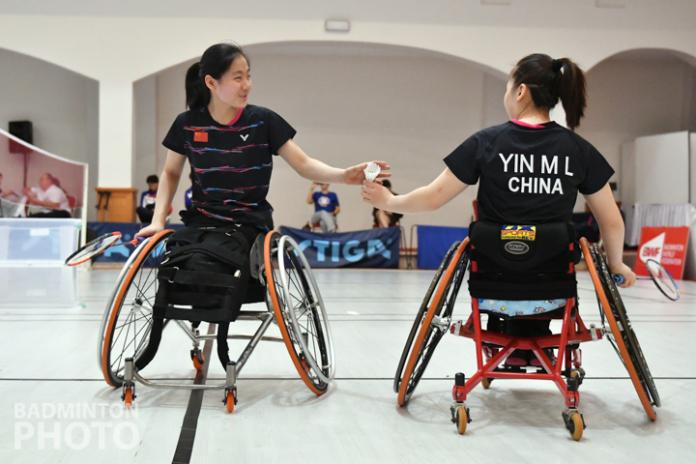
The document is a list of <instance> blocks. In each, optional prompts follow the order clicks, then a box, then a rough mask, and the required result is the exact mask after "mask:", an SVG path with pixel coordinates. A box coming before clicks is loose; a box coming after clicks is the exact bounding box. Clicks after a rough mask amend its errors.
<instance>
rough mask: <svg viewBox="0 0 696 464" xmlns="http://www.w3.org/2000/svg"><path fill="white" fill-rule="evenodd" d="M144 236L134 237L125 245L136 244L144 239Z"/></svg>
mask: <svg viewBox="0 0 696 464" xmlns="http://www.w3.org/2000/svg"><path fill="white" fill-rule="evenodd" d="M145 238H146V237H135V238H134V239H133V240H131V241H130V242H128V243H126V245H131V246H136V245H138V244H139V243H140V242H142V241H143V240H145Z"/></svg>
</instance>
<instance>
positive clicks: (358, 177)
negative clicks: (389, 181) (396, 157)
mask: <svg viewBox="0 0 696 464" xmlns="http://www.w3.org/2000/svg"><path fill="white" fill-rule="evenodd" d="M278 154H279V155H280V157H281V158H283V159H284V160H285V161H286V162H287V163H288V164H289V165H290V167H292V168H293V169H294V170H295V172H297V173H298V174H299V175H301V176H302V177H304V178H305V179H309V180H314V181H318V182H327V183H342V184H360V183H362V181H363V180H365V174H364V173H363V170H364V169H365V167H366V166H367V163H361V164H357V165H355V166H351V167H349V168H346V169H340V168H335V167H333V166H329V165H328V164H326V163H324V162H322V161H319V160H318V159H315V158H312V157H311V156H309V155H307V153H305V152H304V151H303V150H302V148H300V146H299V145H297V144H296V143H295V142H294V141H293V140H288V141H287V142H285V144H284V145H283V146H282V147H280V149H278ZM375 162H376V163H377V164H379V166H380V168H381V169H382V172H381V173H380V176H379V178H380V179H384V178H386V177H389V175H390V174H389V164H387V163H386V162H384V161H375Z"/></svg>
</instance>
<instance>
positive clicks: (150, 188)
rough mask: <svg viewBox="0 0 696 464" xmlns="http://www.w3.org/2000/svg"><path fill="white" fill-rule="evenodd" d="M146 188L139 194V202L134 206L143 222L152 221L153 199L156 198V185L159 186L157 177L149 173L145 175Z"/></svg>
mask: <svg viewBox="0 0 696 464" xmlns="http://www.w3.org/2000/svg"><path fill="white" fill-rule="evenodd" d="M146 182H147V190H146V191H145V192H143V193H141V194H140V203H139V206H138V207H137V208H136V210H135V211H136V212H137V213H138V219H140V222H142V223H143V224H149V223H150V222H152V214H153V213H154V212H155V199H156V198H157V187H158V186H159V178H158V177H157V176H156V175H154V174H151V175H149V176H147V180H146Z"/></svg>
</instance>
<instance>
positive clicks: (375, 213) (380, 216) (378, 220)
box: [372, 179, 404, 229]
mask: <svg viewBox="0 0 696 464" xmlns="http://www.w3.org/2000/svg"><path fill="white" fill-rule="evenodd" d="M382 185H384V186H385V187H386V188H387V189H388V190H389V191H390V192H391V193H392V194H394V195H396V193H394V191H393V190H392V185H391V182H389V180H388V179H385V180H383V181H382ZM402 217H404V215H403V214H399V213H390V212H389V211H384V210H382V209H377V208H372V228H373V229H377V228H380V227H397V226H399V225H400V224H399V221H401V218H402Z"/></svg>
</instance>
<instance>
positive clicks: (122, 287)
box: [99, 230, 173, 387]
mask: <svg viewBox="0 0 696 464" xmlns="http://www.w3.org/2000/svg"><path fill="white" fill-rule="evenodd" d="M172 232H173V231H172V230H163V231H161V232H159V233H157V234H155V235H153V236H152V237H150V238H148V239H147V240H145V241H144V242H143V243H141V244H140V246H138V248H136V249H135V251H133V253H132V254H131V256H130V257H129V258H128V261H126V264H125V265H124V267H123V270H122V271H121V274H120V275H119V277H118V279H117V282H118V283H117V285H116V288H115V289H114V292H113V294H112V295H111V298H110V299H109V303H108V305H107V308H106V312H105V313H104V318H103V319H102V323H101V328H100V330H99V364H100V366H101V371H102V375H103V376H104V380H105V381H106V383H108V384H109V385H111V386H113V387H120V386H121V385H122V384H123V374H124V367H125V360H126V358H131V357H132V358H133V359H134V360H136V361H137V360H138V358H139V357H140V355H141V354H142V352H143V350H144V349H145V347H146V346H147V342H148V340H149V336H150V331H151V328H152V307H153V305H154V303H155V295H156V294H157V287H158V281H157V266H158V265H159V263H160V261H161V260H162V258H163V256H164V245H165V243H166V241H167V237H168V236H169V235H170V234H171V233H172ZM142 367H144V366H142ZM142 367H141V368H142Z"/></svg>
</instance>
